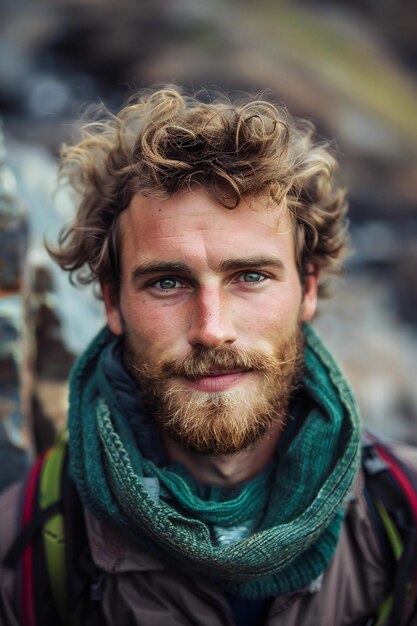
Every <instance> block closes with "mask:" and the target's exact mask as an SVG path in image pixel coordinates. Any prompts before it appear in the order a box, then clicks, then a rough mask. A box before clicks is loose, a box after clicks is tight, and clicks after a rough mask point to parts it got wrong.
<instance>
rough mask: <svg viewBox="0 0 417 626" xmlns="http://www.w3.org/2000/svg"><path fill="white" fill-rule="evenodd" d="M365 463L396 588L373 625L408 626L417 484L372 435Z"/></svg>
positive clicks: (414, 589)
mask: <svg viewBox="0 0 417 626" xmlns="http://www.w3.org/2000/svg"><path fill="white" fill-rule="evenodd" d="M362 463H363V468H364V470H365V477H366V486H365V495H366V496H368V497H367V500H368V504H369V505H370V508H373V509H374V511H376V513H377V518H378V524H377V525H379V527H380V528H381V527H382V529H383V533H384V538H385V542H384V544H383V545H385V546H386V545H388V546H389V550H390V555H388V557H390V558H387V562H389V564H390V567H389V573H390V574H391V573H392V586H393V592H392V594H391V595H390V596H389V597H388V598H386V600H385V601H384V602H383V604H382V605H381V607H380V608H379V610H378V614H377V617H376V620H375V621H374V622H373V623H374V624H375V626H382V624H389V626H394V625H395V626H400V625H403V624H407V619H406V617H407V616H410V614H411V611H412V608H413V605H414V603H415V601H416V596H417V586H416V582H417V580H416V574H417V567H416V556H417V555H416V535H417V485H416V483H415V478H413V476H412V474H411V472H410V470H409V469H408V468H407V467H406V466H405V465H404V464H403V463H402V462H401V461H400V460H399V459H397V457H396V455H394V453H393V452H392V450H391V449H390V448H389V447H388V446H386V445H385V444H383V443H382V442H381V441H379V440H377V439H376V438H374V437H373V436H372V435H370V434H369V433H366V434H365V437H364V444H363V454H362ZM371 517H372V515H371ZM376 530H377V531H378V529H376ZM377 534H378V532H377ZM391 570H392V572H391Z"/></svg>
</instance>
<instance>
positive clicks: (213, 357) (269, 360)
mask: <svg viewBox="0 0 417 626" xmlns="http://www.w3.org/2000/svg"><path fill="white" fill-rule="evenodd" d="M295 359H296V356H294V357H293V358H290V359H280V358H279V357H276V356H273V355H268V354H265V353H264V352H261V351H257V350H250V351H249V350H245V349H242V348H228V349H227V350H226V349H222V350H218V349H214V348H201V349H199V350H198V352H196V351H194V352H191V353H189V354H187V355H185V356H184V357H182V358H177V359H171V360H168V361H165V362H164V363H162V364H161V373H162V374H163V375H164V376H167V377H168V376H169V377H170V376H179V377H184V378H189V379H191V380H195V379H198V378H201V377H202V376H210V375H213V374H215V373H216V374H217V373H219V372H220V373H221V374H227V373H234V372H237V371H239V372H241V371H250V370H251V371H257V372H265V371H268V370H271V369H274V368H276V367H277V366H283V365H287V364H290V363H293V362H294V360H295Z"/></svg>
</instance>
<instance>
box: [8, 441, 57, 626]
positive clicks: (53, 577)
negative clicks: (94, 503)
mask: <svg viewBox="0 0 417 626" xmlns="http://www.w3.org/2000/svg"><path fill="white" fill-rule="evenodd" d="M65 457H66V446H65V445H64V444H62V443H60V444H58V445H57V446H56V447H54V448H52V449H51V450H49V451H48V452H46V453H45V454H43V455H41V456H40V457H39V458H38V459H37V461H36V462H35V463H34V465H33V467H32V469H31V470H30V472H29V475H28V478H27V480H26V484H25V487H24V490H23V505H22V518H21V519H22V529H21V532H20V533H19V534H18V536H17V537H16V539H15V541H14V543H13V544H12V546H11V547H10V549H9V550H8V552H7V554H6V556H5V557H4V559H3V565H4V566H5V567H8V568H11V569H15V570H16V606H17V610H18V613H19V616H20V621H21V623H22V626H45V625H46V623H48V624H49V623H54V624H57V623H58V622H59V621H60V620H59V617H61V621H62V624H64V625H65V626H67V624H69V622H68V617H67V601H66V594H65V590H66V564H65V536H64V534H63V532H62V529H63V517H64V516H63V501H62V493H61V491H62V487H61V480H62V473H63V465H64V461H65ZM51 591H52V599H53V603H52V604H53V606H52V605H51V601H50V596H51Z"/></svg>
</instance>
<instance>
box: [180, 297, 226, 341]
mask: <svg viewBox="0 0 417 626" xmlns="http://www.w3.org/2000/svg"><path fill="white" fill-rule="evenodd" d="M231 313H232V312H231V310H230V303H229V302H228V301H227V296H226V295H225V294H222V293H221V290H220V289H201V290H200V291H199V292H198V293H196V294H195V297H194V302H193V310H192V317H191V323H190V330H189V334H188V343H189V344H190V345H191V346H193V347H196V346H203V347H205V348H219V347H220V346H222V345H224V344H232V343H233V342H235V341H236V339H237V336H236V332H235V329H234V326H233V323H232V319H231Z"/></svg>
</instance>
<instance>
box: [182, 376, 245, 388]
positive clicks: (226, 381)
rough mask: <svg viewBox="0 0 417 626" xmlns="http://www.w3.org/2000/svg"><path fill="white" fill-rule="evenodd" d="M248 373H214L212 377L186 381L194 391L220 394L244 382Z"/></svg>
mask: <svg viewBox="0 0 417 626" xmlns="http://www.w3.org/2000/svg"><path fill="white" fill-rule="evenodd" d="M249 373H250V372H248V371H237V372H227V373H220V372H219V373H217V372H213V373H212V374H210V376H202V377H201V378H197V379H195V380H190V379H185V381H186V384H187V385H188V386H189V387H192V388H193V389H198V390H199V391H209V392H210V391H211V392H216V391H217V392H219V391H226V390H227V389H230V387H233V385H235V384H238V383H241V382H243V379H244V378H245V377H246V376H248V374H249Z"/></svg>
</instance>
